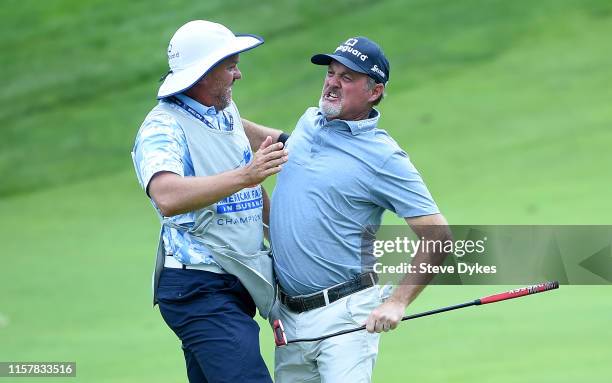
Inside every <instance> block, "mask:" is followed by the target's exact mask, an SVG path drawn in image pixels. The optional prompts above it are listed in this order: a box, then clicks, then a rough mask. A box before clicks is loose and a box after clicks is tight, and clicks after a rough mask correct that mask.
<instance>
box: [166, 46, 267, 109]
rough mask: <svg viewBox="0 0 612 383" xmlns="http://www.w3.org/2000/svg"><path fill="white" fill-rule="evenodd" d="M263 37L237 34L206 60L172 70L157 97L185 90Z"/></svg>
mask: <svg viewBox="0 0 612 383" xmlns="http://www.w3.org/2000/svg"><path fill="white" fill-rule="evenodd" d="M263 42H264V40H263V38H261V37H259V36H256V35H236V38H235V39H234V40H233V41H232V42H231V43H230V44H227V45H225V46H224V47H223V48H222V49H219V50H217V51H216V52H214V53H212V54H210V55H208V56H207V57H206V58H205V59H204V60H200V61H198V62H197V63H195V64H193V65H191V66H189V67H188V68H185V69H183V70H181V71H178V72H172V73H170V74H169V75H168V76H166V78H165V79H164V82H163V83H162V84H161V86H160V87H159V91H158V92H157V98H158V99H161V98H165V97H170V96H172V95H175V94H178V93H181V92H184V91H185V90H187V89H189V88H191V87H192V86H193V85H194V84H195V83H197V82H198V81H199V80H200V79H201V78H202V77H204V76H205V75H206V74H207V73H208V72H209V71H210V70H211V69H212V68H213V67H214V66H215V65H217V64H218V63H220V62H221V61H223V60H225V59H226V58H228V57H230V56H233V55H235V54H238V53H241V52H245V51H248V50H249V49H253V48H255V47H257V46H259V45H261V44H263Z"/></svg>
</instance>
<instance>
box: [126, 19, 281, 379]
mask: <svg viewBox="0 0 612 383" xmlns="http://www.w3.org/2000/svg"><path fill="white" fill-rule="evenodd" d="M262 43H263V39H262V38H260V37H258V36H253V35H234V33H233V32H232V31H230V30H229V29H227V28H226V27H225V26H223V25H221V24H217V23H212V22H209V21H205V20H195V21H191V22H189V23H187V24H185V25H183V26H182V27H181V28H179V29H178V30H177V31H176V33H175V34H174V36H173V37H172V39H171V40H170V44H169V46H168V64H169V66H170V70H169V72H168V75H167V76H166V77H165V79H164V81H163V83H162V85H161V87H160V89H159V92H158V95H157V96H158V97H157V98H158V100H159V102H158V104H157V105H156V106H155V107H154V108H153V110H151V112H150V113H149V114H148V115H147V117H146V118H145V120H144V122H143V123H142V126H141V127H140V130H139V132H138V135H137V137H136V143H135V145H134V151H133V153H132V156H133V159H134V166H135V168H136V173H137V176H138V180H139V182H140V184H141V185H142V187H143V189H144V190H145V191H146V193H147V195H148V196H149V197H150V198H151V202H152V204H153V207H154V208H155V210H156V212H157V213H158V216H159V219H160V222H161V233H160V236H159V246H158V251H157V262H156V271H155V275H154V304H155V303H158V304H159V308H160V312H161V315H162V317H163V319H164V320H165V322H166V323H167V324H168V326H169V327H170V328H171V329H172V330H173V331H174V332H175V333H176V335H177V336H178V337H179V339H180V340H181V346H182V350H183V353H184V356H185V363H186V367H187V375H188V378H189V382H191V383H206V382H209V383H212V382H217V383H221V382H232V383H233V382H241V383H246V382H252V383H271V382H272V380H271V378H270V373H269V372H268V369H267V367H266V365H265V363H264V361H263V359H262V357H261V354H260V351H259V327H258V325H257V323H256V322H255V321H254V320H253V316H254V315H255V306H256V305H257V307H258V308H259V310H260V313H262V315H264V316H265V315H267V312H268V311H269V310H268V309H267V307H269V306H271V304H272V302H273V299H274V289H273V286H272V283H273V282H272V281H267V280H265V278H264V279H260V278H259V276H262V275H264V274H265V272H266V270H264V268H261V269H257V270H255V272H253V273H251V269H250V268H245V267H243V266H244V264H242V263H241V264H239V266H240V267H237V266H236V265H237V263H235V262H233V261H232V260H233V259H234V258H236V257H243V256H246V257H245V258H248V260H249V261H253V260H258V259H261V260H262V263H261V264H262V265H265V263H264V261H266V260H267V262H268V266H269V267H268V268H269V274H270V278H269V279H270V280H271V279H272V278H271V274H272V268H271V265H270V259H269V256H268V254H267V252H266V251H263V250H262V245H263V221H264V220H265V219H266V217H265V212H264V207H265V206H264V197H265V194H264V191H263V189H262V188H261V186H260V183H261V182H262V181H263V180H264V179H265V178H266V177H268V176H270V175H272V174H275V173H278V172H279V171H280V167H281V165H282V164H283V163H284V162H285V161H286V160H287V152H286V151H285V150H283V145H282V143H272V141H273V137H270V136H269V137H267V138H266V135H267V134H269V135H271V136H274V138H278V137H279V133H280V132H278V131H276V132H275V131H272V130H270V129H268V130H266V129H264V128H261V129H260V131H258V132H252V133H256V134H253V135H252V136H256V137H259V141H262V140H263V143H262V144H261V146H260V149H259V150H258V151H257V152H256V153H253V152H252V150H251V146H253V141H252V140H251V142H249V140H248V139H247V135H246V134H245V130H246V125H245V126H244V127H243V123H244V122H245V121H243V120H242V119H241V118H240V114H239V113H238V109H237V107H236V105H235V104H234V102H233V100H232V87H233V85H234V82H235V81H237V80H239V79H240V78H241V72H240V70H239V69H238V60H239V54H240V53H241V52H245V51H247V50H249V49H253V48H255V47H257V46H259V45H261V44H262ZM247 125H251V124H250V123H248V122H247ZM251 128H253V126H251ZM255 145H257V146H259V145H258V144H255ZM257 146H256V147H257ZM256 256H257V257H259V256H260V257H262V258H257V257H256ZM233 257H234V258H233ZM245 270H246V271H245ZM261 286H263V287H261ZM266 287H269V289H267V290H268V291H269V290H271V293H268V294H267V296H268V297H269V299H266V294H265V293H266V291H267V290H266ZM267 301H269V302H267ZM160 352H161V351H160Z"/></svg>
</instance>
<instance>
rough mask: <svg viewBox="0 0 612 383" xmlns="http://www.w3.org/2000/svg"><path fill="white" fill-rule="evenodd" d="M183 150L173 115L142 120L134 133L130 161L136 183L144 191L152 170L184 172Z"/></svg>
mask: <svg viewBox="0 0 612 383" xmlns="http://www.w3.org/2000/svg"><path fill="white" fill-rule="evenodd" d="M186 151H187V140H186V138H185V133H184V132H183V130H182V129H181V127H180V126H179V125H178V123H177V122H176V120H175V119H174V118H172V117H171V116H168V115H156V116H152V117H148V118H147V119H146V120H145V122H144V123H143V124H142V127H141V128H140V131H139V132H138V135H137V136H136V142H135V144H134V150H133V152H132V160H133V162H134V168H135V169H136V175H137V177H138V181H139V183H140V186H142V188H143V189H144V190H145V191H147V194H148V187H149V182H150V181H151V178H153V176H154V175H155V174H156V173H159V172H162V171H167V172H172V173H176V174H178V175H180V176H184V175H185V158H186V157H187V156H186Z"/></svg>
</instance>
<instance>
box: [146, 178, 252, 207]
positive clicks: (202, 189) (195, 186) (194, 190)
mask: <svg viewBox="0 0 612 383" xmlns="http://www.w3.org/2000/svg"><path fill="white" fill-rule="evenodd" d="M240 171H241V169H235V170H231V171H228V172H224V173H220V174H216V175H213V176H207V177H181V176H179V175H177V174H174V173H169V172H163V173H159V174H157V175H155V176H154V177H153V179H152V180H151V188H150V192H151V198H153V200H154V201H155V204H156V205H157V207H158V208H159V210H160V211H161V213H162V215H164V216H165V217H171V216H174V215H177V214H182V213H186V212H189V211H193V210H197V209H201V208H203V207H205V206H208V205H211V204H213V203H215V202H217V201H219V200H221V199H222V198H224V197H227V196H228V195H231V194H233V193H235V192H237V191H239V190H241V189H244V188H245V187H246V186H248V185H247V183H246V180H247V178H246V177H244V176H243V175H242V174H240Z"/></svg>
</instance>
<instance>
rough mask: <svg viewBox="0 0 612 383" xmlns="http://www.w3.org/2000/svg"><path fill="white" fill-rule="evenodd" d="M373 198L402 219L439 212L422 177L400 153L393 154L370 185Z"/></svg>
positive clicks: (404, 155) (406, 157)
mask: <svg viewBox="0 0 612 383" xmlns="http://www.w3.org/2000/svg"><path fill="white" fill-rule="evenodd" d="M372 198H373V200H374V202H375V203H376V204H378V205H380V206H382V207H384V208H385V209H387V210H391V211H393V212H394V213H396V214H397V215H398V216H400V217H402V218H409V217H419V216H424V215H431V214H436V213H439V212H440V211H439V210H438V206H437V205H436V203H435V202H434V200H433V198H432V196H431V194H430V193H429V190H427V186H425V183H424V182H423V179H422V178H421V175H420V174H419V172H418V171H417V169H416V168H415V167H414V165H413V164H412V162H410V159H409V158H408V155H407V154H406V153H405V152H403V151H397V152H395V153H393V154H392V155H391V157H389V159H388V160H387V161H386V162H385V163H384V164H383V166H382V167H381V168H380V169H379V171H378V173H377V175H376V179H375V181H374V182H373V183H372Z"/></svg>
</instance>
